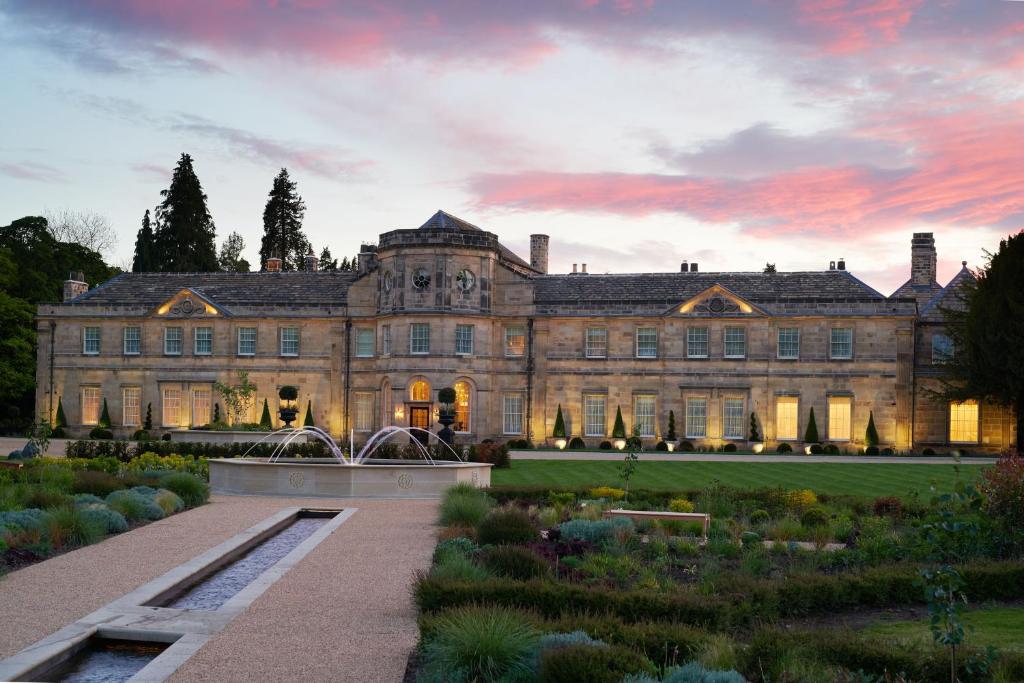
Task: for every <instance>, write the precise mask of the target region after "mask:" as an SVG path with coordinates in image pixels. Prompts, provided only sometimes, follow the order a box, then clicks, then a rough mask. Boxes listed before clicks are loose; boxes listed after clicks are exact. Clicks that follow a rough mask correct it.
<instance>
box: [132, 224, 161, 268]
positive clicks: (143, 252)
mask: <svg viewBox="0 0 1024 683" xmlns="http://www.w3.org/2000/svg"><path fill="white" fill-rule="evenodd" d="M155 252H156V237H155V235H154V234H153V225H152V223H150V221H149V209H146V215H145V216H143V217H142V227H141V228H139V232H138V234H137V235H136V237H135V259H134V260H133V261H132V272H133V273H148V272H151V271H154V270H157V267H156V259H155V258H154V257H155Z"/></svg>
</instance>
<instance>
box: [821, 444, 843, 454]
mask: <svg viewBox="0 0 1024 683" xmlns="http://www.w3.org/2000/svg"><path fill="white" fill-rule="evenodd" d="M821 452H822V453H824V454H825V455H839V446H837V445H835V444H834V443H827V444H825V445H824V446H823V447H822V449H821Z"/></svg>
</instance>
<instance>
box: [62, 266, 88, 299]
mask: <svg viewBox="0 0 1024 683" xmlns="http://www.w3.org/2000/svg"><path fill="white" fill-rule="evenodd" d="M88 291H89V283H88V282H86V281H85V273H83V272H82V271H80V270H79V271H72V272H71V273H69V274H68V279H67V280H65V281H64V301H71V300H72V299H74V298H76V297H79V296H81V295H82V294H85V293H86V292H88Z"/></svg>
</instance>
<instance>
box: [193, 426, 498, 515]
mask: <svg viewBox="0 0 1024 683" xmlns="http://www.w3.org/2000/svg"><path fill="white" fill-rule="evenodd" d="M399 434H405V435H406V436H409V437H410V440H409V443H410V444H412V446H413V447H414V448H415V449H416V451H417V452H418V454H419V456H420V459H419V460H392V459H380V458H373V454H374V452H376V450H377V449H378V448H380V447H381V446H382V445H383V444H385V443H386V442H387V441H388V440H389V439H392V438H393V437H395V436H398V435H399ZM417 434H423V435H425V436H426V440H427V442H428V443H429V442H430V439H431V438H433V439H434V440H435V441H436V443H438V444H440V445H441V446H442V447H443V448H444V449H446V450H447V451H448V452H449V453H451V455H452V459H451V460H439V459H436V458H434V457H433V456H432V455H431V453H430V449H429V448H428V447H427V446H426V445H424V444H423V443H421V442H420V440H419V438H417ZM352 436H354V434H353V435H352ZM282 437H283V438H282ZM300 437H307V438H313V439H316V440H318V441H321V442H323V443H324V444H325V445H326V446H327V449H328V451H329V452H330V454H331V457H328V458H294V457H288V456H286V455H285V452H286V451H287V448H288V446H289V445H290V444H291V443H292V442H293V441H295V440H296V439H298V438H300ZM273 439H279V440H280V441H279V442H277V445H276V447H275V448H274V450H273V451H272V452H271V454H270V457H266V458H257V457H253V456H250V453H251V452H252V450H253V449H254V448H255V447H256V445H258V444H260V443H263V442H264V441H267V440H273ZM349 443H350V444H352V443H354V439H352V438H350V440H349ZM490 468H491V465H490V464H488V463H478V462H465V461H463V459H462V457H461V456H460V455H459V453H458V452H457V451H456V450H455V449H454V448H452V446H451V445H449V444H448V443H446V442H445V441H444V440H443V439H441V438H440V437H438V435H437V434H434V433H433V432H430V431H428V430H426V429H419V428H417V427H399V426H395V425H392V426H388V427H384V428H383V429H380V430H378V431H376V432H374V433H373V434H372V435H370V437H369V438H368V439H367V440H366V443H365V444H363V447H362V448H361V449H360V450H359V452H358V453H352V452H351V451H350V452H349V453H345V452H344V451H343V450H342V449H341V448H340V447H339V446H338V444H337V442H336V441H335V440H334V439H333V438H332V437H331V435H330V434H328V433H327V432H325V431H324V430H323V429H320V428H319V427H285V428H283V429H279V430H277V431H274V432H271V433H269V434H267V435H266V436H264V437H263V438H262V439H260V441H258V442H256V444H254V445H253V446H251V447H250V448H249V450H247V451H246V452H245V453H244V454H242V457H240V458H225V459H215V460H210V487H211V488H212V490H213V491H214V492H215V493H237V494H258V495H274V496H301V497H306V496H316V497H329V498H436V497H439V496H440V495H441V494H442V493H443V492H444V490H445V489H447V488H449V487H451V486H454V485H455V484H459V483H469V484H472V485H474V486H489V485H490V483H491V469H490Z"/></svg>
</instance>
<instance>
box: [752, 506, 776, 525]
mask: <svg viewBox="0 0 1024 683" xmlns="http://www.w3.org/2000/svg"><path fill="white" fill-rule="evenodd" d="M771 518H772V517H771V515H769V514H768V511H767V510H764V509H760V508H759V509H757V510H754V511H753V512H751V513H750V523H751V524H767V523H768V522H769V520H771Z"/></svg>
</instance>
